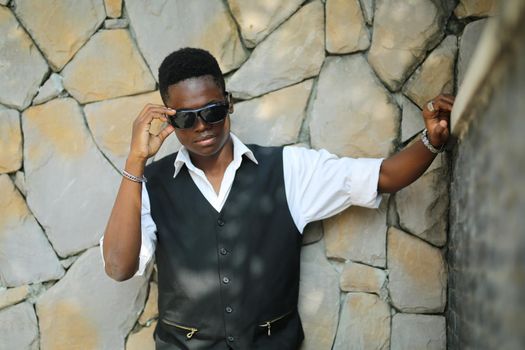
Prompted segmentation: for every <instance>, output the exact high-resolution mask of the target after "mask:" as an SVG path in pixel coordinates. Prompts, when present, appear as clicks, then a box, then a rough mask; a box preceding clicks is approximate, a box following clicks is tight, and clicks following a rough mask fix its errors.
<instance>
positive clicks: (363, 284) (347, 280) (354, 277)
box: [340, 261, 386, 294]
mask: <svg viewBox="0 0 525 350" xmlns="http://www.w3.org/2000/svg"><path fill="white" fill-rule="evenodd" d="M385 283H386V272H385V270H382V269H376V268H374V267H371V266H368V265H364V264H359V263H355V262H352V261H349V262H347V263H346V264H345V266H344V268H343V272H342V273H341V279H340V285H341V290H343V291H345V292H368V293H376V294H379V292H380V291H381V289H382V288H383V287H384V286H385Z"/></svg>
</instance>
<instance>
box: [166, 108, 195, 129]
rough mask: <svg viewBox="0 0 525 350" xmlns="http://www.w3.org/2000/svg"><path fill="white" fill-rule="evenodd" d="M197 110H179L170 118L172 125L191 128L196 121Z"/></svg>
mask: <svg viewBox="0 0 525 350" xmlns="http://www.w3.org/2000/svg"><path fill="white" fill-rule="evenodd" d="M196 117H197V116H196V115H195V112H185V111H180V112H179V111H177V113H176V114H175V115H174V116H172V117H171V118H170V122H171V125H173V126H174V127H176V128H179V129H187V128H191V127H192V126H193V124H194V123H195V118H196Z"/></svg>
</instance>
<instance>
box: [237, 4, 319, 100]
mask: <svg viewBox="0 0 525 350" xmlns="http://www.w3.org/2000/svg"><path fill="white" fill-rule="evenodd" d="M323 27H324V11H323V4H322V3H321V2H320V1H314V2H311V3H309V4H307V5H305V6H303V7H302V8H301V9H300V10H299V11H297V12H296V13H295V14H294V15H293V16H292V17H291V18H290V19H289V20H288V21H286V22H285V23H284V24H283V25H281V26H280V27H279V28H278V29H277V30H275V31H274V32H273V33H272V34H271V35H269V36H268V37H267V38H266V40H264V41H263V42H262V43H261V44H260V45H257V47H256V48H255V49H254V50H253V52H252V54H251V56H250V58H249V59H248V60H247V61H246V62H245V63H244V64H243V65H242V66H241V68H239V70H237V71H236V72H235V73H233V75H232V76H231V78H230V79H229V80H228V82H227V87H228V90H230V91H231V92H232V93H233V95H234V96H235V97H239V98H252V97H256V96H260V95H263V94H265V93H267V92H270V91H273V90H277V89H280V88H282V87H285V86H288V85H292V84H295V83H297V82H300V81H303V80H305V79H307V78H310V77H312V76H315V75H317V74H318V73H319V70H320V69H321V65H322V64H323V60H324V55H325V52H324V31H323Z"/></svg>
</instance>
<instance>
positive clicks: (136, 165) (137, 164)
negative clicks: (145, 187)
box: [124, 155, 147, 176]
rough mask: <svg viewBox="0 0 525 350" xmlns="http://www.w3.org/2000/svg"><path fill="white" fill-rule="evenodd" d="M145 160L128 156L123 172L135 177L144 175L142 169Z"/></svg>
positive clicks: (144, 165)
mask: <svg viewBox="0 0 525 350" xmlns="http://www.w3.org/2000/svg"><path fill="white" fill-rule="evenodd" d="M146 161H147V159H145V158H141V157H134V156H131V155H130V156H128V158H127V159H126V164H125V166H124V170H126V171H127V172H129V173H131V174H133V175H135V176H142V174H143V173H144V168H145V167H146Z"/></svg>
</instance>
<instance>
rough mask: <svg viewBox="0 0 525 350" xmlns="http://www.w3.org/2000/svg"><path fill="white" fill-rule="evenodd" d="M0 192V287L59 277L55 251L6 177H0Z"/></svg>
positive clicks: (61, 271)
mask: <svg viewBox="0 0 525 350" xmlns="http://www.w3.org/2000/svg"><path fill="white" fill-rule="evenodd" d="M0 193H1V194H2V195H1V196H0V242H2V244H0V286H2V285H3V286H8V287H16V286H21V285H24V284H27V283H36V282H42V281H47V280H53V279H58V278H60V277H62V275H63V274H64V270H63V269H62V266H60V263H59V261H58V258H57V256H56V255H55V252H53V249H52V248H51V246H50V245H49V242H48V241H47V239H46V237H45V236H44V233H43V232H42V229H41V228H40V226H39V225H38V223H37V222H36V220H35V218H34V217H33V215H31V213H30V212H29V209H28V208H27V205H26V203H25V201H24V198H23V197H22V196H21V195H20V193H19V192H18V191H17V190H16V189H15V187H14V186H13V183H12V182H11V180H10V179H9V176H7V175H0Z"/></svg>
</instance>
